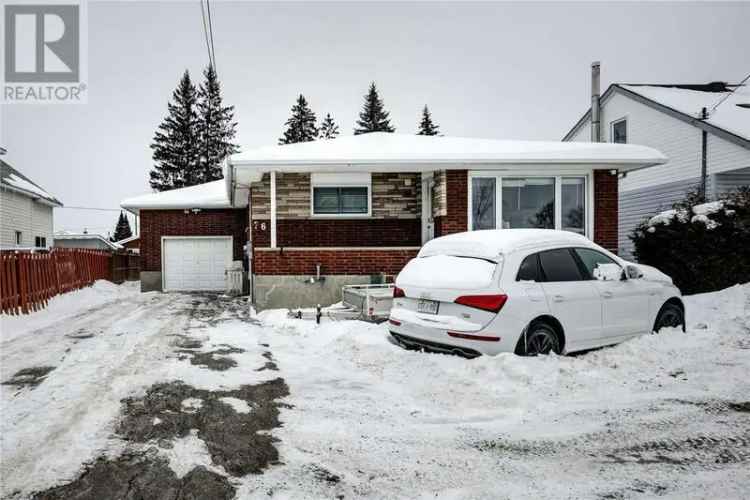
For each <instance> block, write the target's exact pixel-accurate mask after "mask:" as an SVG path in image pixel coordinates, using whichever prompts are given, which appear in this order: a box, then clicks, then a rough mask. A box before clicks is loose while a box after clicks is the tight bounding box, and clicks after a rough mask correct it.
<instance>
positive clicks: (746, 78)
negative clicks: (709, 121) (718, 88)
mask: <svg viewBox="0 0 750 500" xmlns="http://www.w3.org/2000/svg"><path fill="white" fill-rule="evenodd" d="M748 80H750V75H747V76H746V77H745V78H744V80H742V81H741V82H740V83H739V85H737V86H736V87H735V88H734V89H732V91H731V92H730V93H728V94H727V95H725V96H724V97H722V98H721V99H719V102H717V103H716V104H714V107H713V108H711V113H713V112H714V111H716V108H718V107H719V106H720V105H721V103H723V102H724V101H726V100H727V99H728V98H729V96H730V95H732V94H734V92H735V91H736V90H737V89H738V88H740V87H742V86H743V85H744V84H745V82H746V81H748Z"/></svg>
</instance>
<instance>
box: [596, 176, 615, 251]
mask: <svg viewBox="0 0 750 500" xmlns="http://www.w3.org/2000/svg"><path fill="white" fill-rule="evenodd" d="M617 196H618V195H617V175H611V174H610V173H609V170H594V242H595V243H598V244H599V245H601V246H603V247H604V248H606V249H607V250H609V251H610V252H614V253H617Z"/></svg>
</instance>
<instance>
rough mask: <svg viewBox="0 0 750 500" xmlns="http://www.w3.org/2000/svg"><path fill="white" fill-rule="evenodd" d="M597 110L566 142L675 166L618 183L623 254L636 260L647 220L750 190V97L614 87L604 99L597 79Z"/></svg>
mask: <svg viewBox="0 0 750 500" xmlns="http://www.w3.org/2000/svg"><path fill="white" fill-rule="evenodd" d="M592 103H593V105H594V107H595V109H594V116H595V117H596V118H594V120H593V121H592V109H591V108H589V109H588V110H587V111H586V113H585V114H584V115H583V116H582V117H581V118H580V119H579V120H578V122H577V123H576V124H575V125H574V126H573V128H572V129H571V130H570V131H569V132H568V133H567V134H566V135H565V137H564V138H563V140H564V141H577V142H578V141H593V142H611V143H619V144H626V143H633V144H641V145H645V146H650V147H653V148H655V149H658V150H659V151H662V152H664V153H665V154H666V155H667V156H668V157H669V161H668V162H666V163H664V164H663V165H660V166H658V167H655V168H650V169H647V170H643V171H638V172H622V173H621V175H620V182H619V191H620V194H619V204H620V206H619V223H618V225H619V234H618V241H619V253H620V255H622V256H623V257H625V258H631V256H632V251H633V243H632V241H630V239H629V238H628V236H629V235H630V234H631V233H632V232H633V230H634V229H635V228H636V227H637V226H638V224H639V223H641V222H642V221H643V220H644V219H645V218H648V217H651V216H653V215H656V214H657V213H659V212H661V211H663V210H665V209H668V208H671V206H672V204H673V203H675V202H676V201H679V200H681V199H683V198H684V197H685V194H686V193H687V192H688V191H690V190H700V191H703V192H704V193H705V196H706V198H707V199H716V198H717V197H719V196H721V194H722V193H725V192H727V191H731V190H733V189H735V188H737V187H738V186H742V185H745V186H747V185H750V90H748V88H747V87H744V86H738V85H729V84H726V83H723V82H713V83H708V84H641V83H639V84H632V83H631V84H625V83H614V84H612V85H610V86H609V88H608V89H607V90H606V92H604V94H602V95H601V96H599V65H598V63H594V65H593V74H592Z"/></svg>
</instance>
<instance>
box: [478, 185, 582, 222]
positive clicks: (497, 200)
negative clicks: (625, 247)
mask: <svg viewBox="0 0 750 500" xmlns="http://www.w3.org/2000/svg"><path fill="white" fill-rule="evenodd" d="M588 188H589V179H588V176H586V175H565V176H563V175H558V176H548V175H547V176H545V175H539V176H524V177H520V176H501V175H497V174H493V173H489V172H488V173H486V172H476V173H471V174H470V183H469V190H470V195H469V205H470V206H469V217H470V224H469V227H470V228H471V229H472V230H480V229H515V228H542V229H562V230H565V231H572V232H575V233H578V234H583V235H587V234H588V232H589V227H588V224H589V217H590V214H589V210H591V208H590V200H589V193H588Z"/></svg>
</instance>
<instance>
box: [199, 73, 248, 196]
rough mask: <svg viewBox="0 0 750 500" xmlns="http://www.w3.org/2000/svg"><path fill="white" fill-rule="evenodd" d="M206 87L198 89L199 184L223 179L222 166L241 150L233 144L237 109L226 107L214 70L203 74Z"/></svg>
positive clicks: (203, 84)
mask: <svg viewBox="0 0 750 500" xmlns="http://www.w3.org/2000/svg"><path fill="white" fill-rule="evenodd" d="M203 77H204V80H203V83H201V85H200V87H199V88H198V107H197V110H198V144H197V145H198V154H199V156H200V174H199V179H198V180H199V182H201V183H203V182H210V181H214V180H217V179H221V177H222V172H221V162H223V161H224V159H225V158H226V157H227V156H229V155H231V154H234V153H237V152H239V146H238V145H237V144H235V143H234V142H233V139H234V136H235V135H236V134H237V130H236V128H237V123H236V122H235V121H234V106H223V105H222V99H221V85H220V84H219V80H218V78H217V76H216V71H214V68H213V66H211V65H209V66H208V67H207V68H206V69H205V70H204V71H203Z"/></svg>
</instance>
